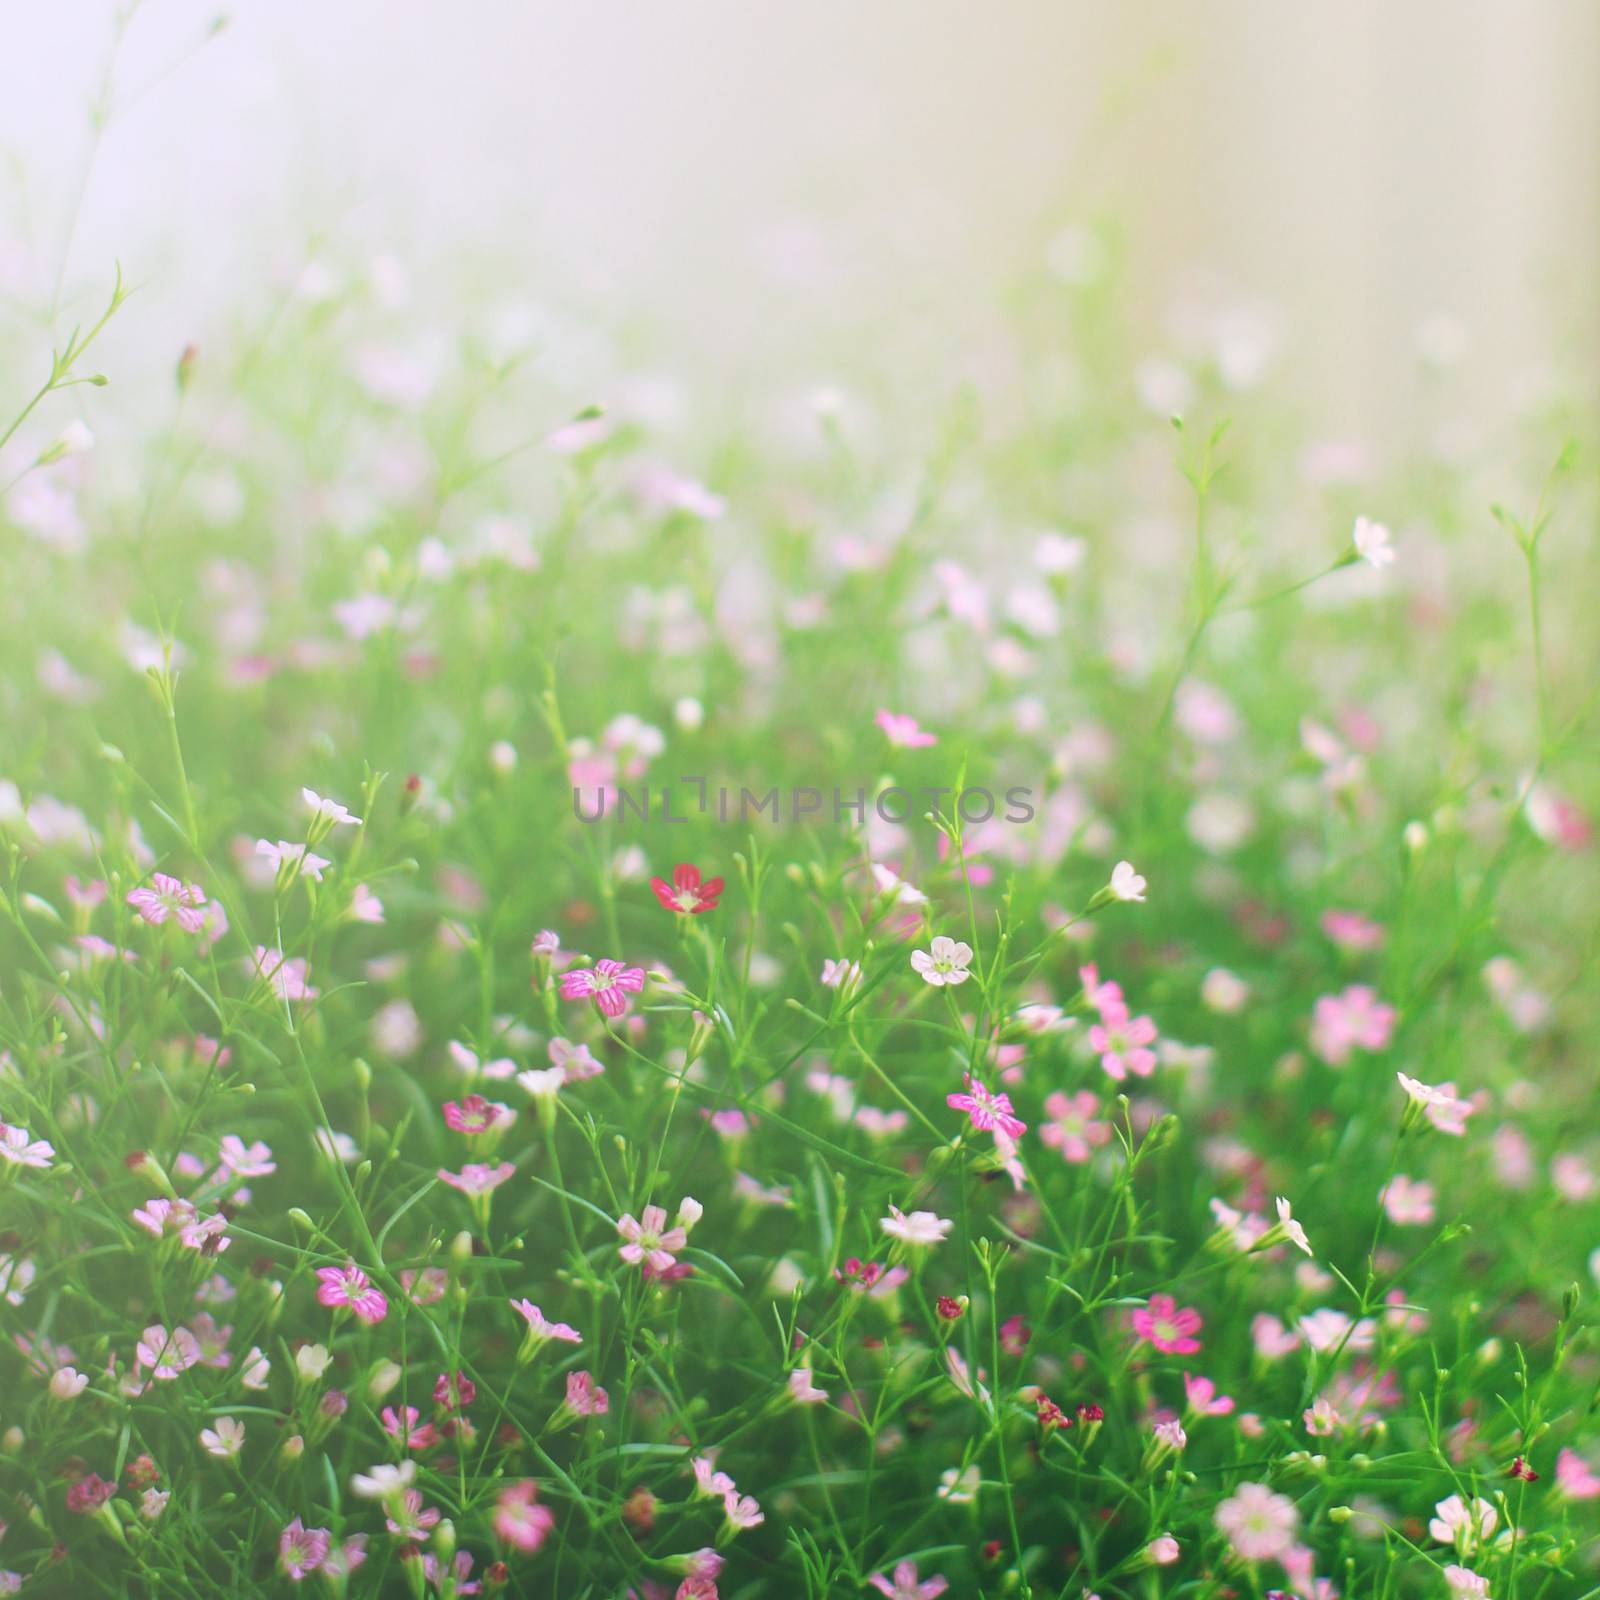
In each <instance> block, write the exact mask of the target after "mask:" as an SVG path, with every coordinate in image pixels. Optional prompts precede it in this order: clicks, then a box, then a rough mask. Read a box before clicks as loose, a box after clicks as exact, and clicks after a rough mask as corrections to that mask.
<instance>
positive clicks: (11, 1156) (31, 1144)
mask: <svg viewBox="0 0 1600 1600" xmlns="http://www.w3.org/2000/svg"><path fill="white" fill-rule="evenodd" d="M55 1153H56V1147H55V1146H54V1145H53V1144H51V1143H50V1141H49V1140H48V1139H35V1138H32V1137H30V1135H29V1133H28V1130H27V1129H26V1128H18V1127H15V1126H13V1125H11V1124H8V1123H4V1122H0V1161H5V1162H9V1163H10V1164H11V1165H12V1166H14V1167H34V1168H37V1169H38V1170H39V1171H41V1172H42V1171H43V1170H44V1169H45V1168H46V1167H48V1166H49V1165H50V1163H51V1162H52V1161H53V1160H54V1159H55Z"/></svg>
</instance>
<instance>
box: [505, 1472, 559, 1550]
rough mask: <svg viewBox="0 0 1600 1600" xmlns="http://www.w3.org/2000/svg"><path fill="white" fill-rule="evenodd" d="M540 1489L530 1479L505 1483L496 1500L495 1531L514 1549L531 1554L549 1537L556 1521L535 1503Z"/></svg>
mask: <svg viewBox="0 0 1600 1600" xmlns="http://www.w3.org/2000/svg"><path fill="white" fill-rule="evenodd" d="M538 1495H539V1486H538V1484H536V1483H535V1482H534V1481H533V1479H532V1478H523V1479H521V1480H520V1481H519V1482H516V1483H511V1484H507V1485H506V1487H505V1488H503V1489H502V1490H501V1491H500V1494H499V1497H498V1498H497V1499H496V1501H495V1508H494V1531H495V1533H496V1534H497V1535H498V1536H499V1537H500V1538H501V1539H503V1540H505V1542H506V1543H507V1544H508V1545H510V1546H511V1547H512V1548H513V1549H516V1550H521V1551H522V1552H523V1553H524V1554H525V1555H528V1554H532V1552H533V1551H535V1550H537V1549H538V1548H539V1546H540V1545H542V1544H543V1543H544V1542H545V1540H546V1539H547V1538H548V1537H549V1536H550V1531H551V1529H553V1528H554V1527H555V1525H556V1519H555V1517H554V1515H553V1514H552V1513H551V1511H550V1508H549V1507H548V1506H541V1505H539V1504H538V1503H537V1502H538Z"/></svg>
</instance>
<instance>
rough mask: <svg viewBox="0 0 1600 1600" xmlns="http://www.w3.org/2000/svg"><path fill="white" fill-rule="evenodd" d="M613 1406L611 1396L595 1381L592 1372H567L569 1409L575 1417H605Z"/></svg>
mask: <svg viewBox="0 0 1600 1600" xmlns="http://www.w3.org/2000/svg"><path fill="white" fill-rule="evenodd" d="M610 1407H611V1397H610V1396H609V1395H608V1394H607V1393H606V1392H605V1390H604V1389H602V1388H601V1387H600V1385H599V1384H597V1383H596V1382H595V1381H594V1374H593V1373H590V1372H569V1373H568V1374H567V1409H568V1410H569V1411H570V1412H571V1413H572V1414H573V1416H575V1417H603V1416H604V1415H605V1414H606V1412H607V1411H608V1410H609V1409H610Z"/></svg>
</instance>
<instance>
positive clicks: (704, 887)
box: [650, 861, 723, 916]
mask: <svg viewBox="0 0 1600 1600" xmlns="http://www.w3.org/2000/svg"><path fill="white" fill-rule="evenodd" d="M722 886H723V885H722V879H721V878H707V879H705V880H704V881H702V880H701V877H700V869H699V868H698V867H696V866H691V865H690V863H688V862H687V861H683V862H680V863H679V864H678V865H677V866H675V867H674V868H673V869H672V882H671V883H668V882H667V881H666V879H664V878H652V879H651V880H650V887H651V888H652V889H654V890H655V894H656V899H657V900H659V901H660V902H661V904H662V905H663V906H665V907H666V909H667V910H668V911H676V912H679V913H680V914H688V915H693V916H698V915H699V914H700V913H701V912H702V911H715V910H716V909H717V902H718V900H719V898H720V897H721V895H722Z"/></svg>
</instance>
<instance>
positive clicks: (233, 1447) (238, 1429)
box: [200, 1417, 244, 1461]
mask: <svg viewBox="0 0 1600 1600" xmlns="http://www.w3.org/2000/svg"><path fill="white" fill-rule="evenodd" d="M200 1443H201V1444H202V1445H203V1446H204V1447H205V1450H206V1453H207V1454H208V1455H213V1456H217V1457H219V1458H220V1459H221V1460H223V1461H231V1460H232V1459H233V1458H234V1457H235V1456H236V1455H238V1453H239V1452H240V1451H241V1450H242V1449H244V1424H243V1423H242V1422H240V1421H239V1420H238V1418H237V1417H218V1418H217V1425H216V1427H215V1428H202V1429H201V1430H200Z"/></svg>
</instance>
